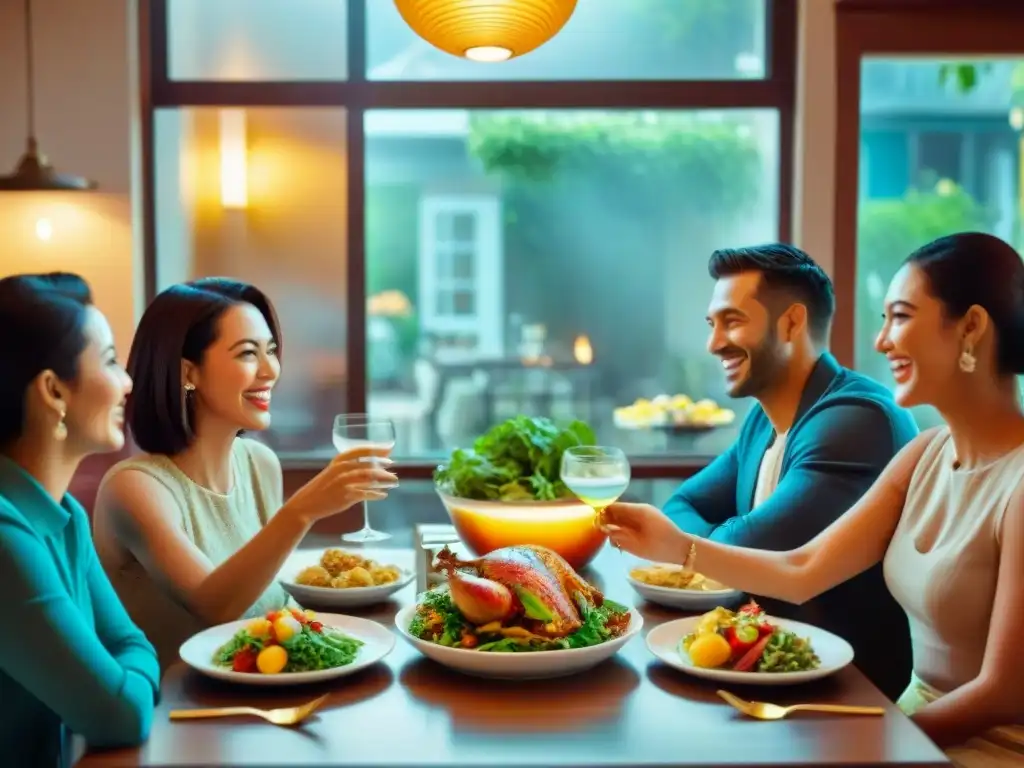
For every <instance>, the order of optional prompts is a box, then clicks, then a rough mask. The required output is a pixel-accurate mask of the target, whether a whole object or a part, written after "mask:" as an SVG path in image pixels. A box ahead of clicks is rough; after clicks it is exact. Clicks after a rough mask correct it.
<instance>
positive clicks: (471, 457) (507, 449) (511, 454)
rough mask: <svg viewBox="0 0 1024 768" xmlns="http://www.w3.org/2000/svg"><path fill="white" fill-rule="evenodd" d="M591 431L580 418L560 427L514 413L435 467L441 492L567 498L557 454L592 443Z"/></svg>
mask: <svg viewBox="0 0 1024 768" xmlns="http://www.w3.org/2000/svg"><path fill="white" fill-rule="evenodd" d="M596 442H597V438H596V437H595V435H594V431H593V430H592V429H591V428H590V426H589V425H587V424H586V423H585V422H582V421H573V422H571V423H569V424H568V425H566V426H564V427H560V426H558V425H557V424H555V422H554V421H552V420H551V419H547V418H543V417H531V416H516V417H514V418H511V419H509V420H508V421H505V422H503V423H501V424H498V425H497V426H495V427H493V428H491V429H490V430H488V431H487V432H485V433H484V434H482V435H481V436H480V437H478V438H477V439H476V440H475V441H474V442H473V447H472V449H465V448H457V449H455V450H454V451H452V455H451V457H450V458H449V460H448V463H447V464H444V465H442V466H440V467H438V468H437V469H436V470H435V471H434V480H435V482H436V483H437V485H438V487H439V488H440V489H441V490H442V491H443V492H445V493H448V494H451V495H452V496H458V497H460V498H464V499H481V500H490V501H530V500H533V501H553V500H555V499H561V498H571V497H572V492H571V491H569V489H568V488H566V487H565V483H563V482H562V480H561V477H560V469H561V463H562V454H563V453H564V452H565V449H566V448H571V447H573V446H575V445H593V444H594V443H596Z"/></svg>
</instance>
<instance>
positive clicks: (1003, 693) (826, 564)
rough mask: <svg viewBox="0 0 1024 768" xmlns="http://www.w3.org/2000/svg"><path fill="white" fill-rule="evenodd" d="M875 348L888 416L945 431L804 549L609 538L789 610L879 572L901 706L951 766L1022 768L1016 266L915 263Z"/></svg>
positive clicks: (618, 518)
mask: <svg viewBox="0 0 1024 768" xmlns="http://www.w3.org/2000/svg"><path fill="white" fill-rule="evenodd" d="M876 348H877V349H878V351H879V352H881V353H883V354H885V355H886V357H887V358H888V359H889V361H890V365H891V368H892V372H893V377H894V379H895V382H896V392H895V394H896V399H897V401H898V402H899V403H900V404H901V405H904V406H915V405H925V404H927V405H932V406H934V407H935V408H936V409H937V410H938V411H939V412H940V413H941V414H942V416H943V418H944V419H945V422H946V424H947V425H948V426H945V427H942V428H938V429H933V430H929V431H927V432H924V433H922V434H921V435H920V436H919V437H918V438H917V439H915V440H914V441H913V442H911V443H910V444H909V445H908V446H907V447H906V448H905V449H904V450H903V451H902V452H901V453H900V454H899V455H897V457H896V458H895V459H894V460H893V461H892V463H891V464H890V465H889V467H887V468H886V470H885V471H884V472H883V473H882V475H881V476H880V477H879V478H878V480H877V481H876V483H875V484H874V485H873V486H872V488H871V490H870V491H869V492H868V493H867V494H866V495H865V496H864V498H862V499H861V500H860V501H859V502H858V503H857V504H856V505H855V506H854V507H853V508H852V509H851V510H849V512H847V513H846V514H845V515H843V516H842V517H841V518H840V519H838V520H837V521H836V522H835V523H834V524H833V525H832V526H830V527H829V528H828V529H826V530H825V531H823V532H822V533H821V534H820V535H819V536H818V537H816V538H815V539H814V540H812V541H811V542H809V543H808V544H807V545H806V546H804V547H801V548H800V549H797V550H794V551H791V552H766V551H759V550H748V549H740V548H735V547H728V546H723V545H721V544H717V543H713V542H710V541H705V540H702V539H696V538H691V537H689V536H687V535H685V534H683V533H682V532H681V531H679V530H678V529H676V528H675V526H674V525H673V524H672V522H671V521H670V520H669V519H668V518H666V517H665V516H664V515H663V514H662V513H661V512H660V511H658V510H657V509H655V508H653V507H650V506H648V505H642V504H617V505H614V506H613V507H611V508H609V509H608V510H607V512H606V518H605V523H606V525H607V528H608V530H609V533H610V534H611V537H612V540H613V542H614V543H615V544H616V545H617V546H619V547H621V548H622V549H624V550H628V551H630V552H633V553H634V554H636V555H639V556H641V557H644V558H648V559H651V560H655V561H663V562H676V563H683V564H684V565H685V566H686V567H688V568H692V569H695V570H697V571H699V572H701V573H703V574H705V575H707V576H709V577H711V578H713V579H717V580H720V581H723V582H725V583H727V584H729V585H731V586H733V587H735V588H737V589H740V590H743V591H748V592H754V593H756V594H762V595H769V596H771V597H775V598H778V599H782V600H787V601H789V602H793V603H801V602H803V601H806V600H808V599H810V598H811V597H814V596H815V595H818V594H820V593H822V592H824V591H826V590H828V589H830V588H832V587H834V586H835V585H837V584H839V583H841V582H843V581H845V580H847V579H849V578H852V577H853V576H854V575H856V574H858V573H860V572H862V571H864V570H866V569H867V568H869V567H871V566H872V565H874V564H876V563H878V562H879V561H883V562H884V570H885V575H886V581H887V583H888V585H889V589H890V590H891V591H892V593H893V595H894V596H895V597H896V599H897V600H898V601H899V602H900V604H901V605H902V606H903V608H904V609H905V610H906V612H907V616H908V618H909V621H910V628H911V637H912V642H913V651H914V674H913V676H912V679H911V680H910V681H909V684H908V687H907V689H906V692H905V693H904V694H903V696H902V697H901V698H900V700H899V706H900V707H901V708H902V709H903V711H904V712H906V713H907V714H908V715H910V716H911V717H912V718H913V720H914V721H915V722H916V723H917V725H919V726H920V727H921V729H922V730H923V731H924V732H925V733H927V734H928V735H929V736H930V737H931V738H932V739H933V740H934V741H935V742H936V743H937V744H938V745H939V746H941V747H943V748H944V749H945V750H946V752H947V754H948V755H949V756H950V758H951V759H952V760H953V762H954V763H955V764H956V765H959V766H962V767H963V768H987V767H989V766H1020V765H1024V695H1022V693H1021V691H1022V690H1024V664H1022V663H1021V660H1020V652H1019V649H1020V647H1021V638H1022V637H1024V412H1022V410H1021V403H1020V397H1019V393H1018V385H1017V379H1016V376H1017V375H1019V374H1024V263H1022V262H1021V257H1020V255H1019V254H1018V253H1017V252H1016V251H1015V250H1014V249H1013V248H1011V247H1010V246H1009V245H1007V244H1006V243H1004V242H1003V241H1001V240H999V239H998V238H995V237H992V236H990V235H986V234H981V233H962V234H957V235H952V236H949V237H944V238H940V239H939V240H936V241H934V242H932V243H929V244H928V245H926V246H924V247H923V248H921V249H920V250H918V251H916V252H915V253H914V254H912V255H911V256H910V257H909V258H908V259H907V261H906V262H905V264H904V265H903V267H902V268H901V269H900V271H899V272H898V273H897V274H896V276H895V277H894V278H893V281H892V283H891V285H890V287H889V292H888V295H887V297H886V304H885V316H884V324H883V327H882V330H881V333H880V334H879V336H878V339H877V342H876ZM863 620H864V621H866V622H870V621H871V616H864V617H863Z"/></svg>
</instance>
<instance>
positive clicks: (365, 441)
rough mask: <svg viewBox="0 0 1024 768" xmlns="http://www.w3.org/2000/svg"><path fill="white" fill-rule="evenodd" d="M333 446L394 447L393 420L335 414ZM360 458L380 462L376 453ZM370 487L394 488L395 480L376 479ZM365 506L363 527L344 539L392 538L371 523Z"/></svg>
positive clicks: (361, 414) (345, 447) (343, 449)
mask: <svg viewBox="0 0 1024 768" xmlns="http://www.w3.org/2000/svg"><path fill="white" fill-rule="evenodd" d="M333 439H334V447H335V448H337V449H338V453H343V452H345V451H350V450H352V449H353V448H364V447H370V448H388V449H390V448H394V446H395V425H394V424H392V423H391V420H390V419H382V418H378V417H376V416H369V415H367V414H365V413H343V414H340V415H338V416H335V417H334V435H333ZM360 461H371V462H379V460H378V458H377V457H376V456H370V457H366V458H362V459H360ZM370 487H371V488H394V487H395V483H380V482H374V483H373V484H372V485H370ZM362 507H363V527H362V529H361V530H358V531H354V532H353V533H346V534H344V535H343V536H342V537H341V538H342V539H343V540H345V541H353V542H363V543H365V542H370V541H384V540H385V539H390V538H391V534H390V533H385V532H384V531H378V530H377V529H376V528H373V527H371V526H370V515H369V511H368V510H367V508H366V502H365V501H364V502H363V503H362Z"/></svg>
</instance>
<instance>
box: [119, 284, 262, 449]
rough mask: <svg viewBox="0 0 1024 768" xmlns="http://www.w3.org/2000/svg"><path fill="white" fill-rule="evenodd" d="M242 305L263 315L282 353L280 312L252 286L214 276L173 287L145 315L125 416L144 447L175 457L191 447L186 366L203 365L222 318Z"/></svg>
mask: <svg viewBox="0 0 1024 768" xmlns="http://www.w3.org/2000/svg"><path fill="white" fill-rule="evenodd" d="M239 304H251V305H252V306H254V307H256V309H257V310H259V312H260V314H262V315H263V318H264V319H265V320H266V321H267V325H268V326H270V333H271V335H272V336H273V337H274V341H275V342H276V343H277V345H278V354H280V347H281V333H280V326H279V324H278V321H277V314H276V313H275V312H274V307H273V305H272V304H271V303H270V299H269V298H267V296H266V294H264V293H263V292H262V291H260V290H259V289H258V288H256V287H254V286H252V285H249V284H248V283H242V282H239V281H237V280H230V279H228V278H222V277H211V278H203V279H201V280H194V281H192V282H190V283H182V284H179V285H173V286H171V287H170V288H168V289H167V290H165V291H163V292H162V293H160V294H158V295H157V297H156V298H155V299H153V301H152V303H150V305H149V306H148V307H147V308H146V311H145V312H143V314H142V319H141V320H140V321H139V327H138V329H136V331H135V338H134V339H133V340H132V348H131V352H130V353H129V354H128V374H129V375H130V376H131V377H132V381H133V382H134V383H133V386H132V392H131V394H130V395H129V396H128V404H127V408H126V411H125V418H126V421H127V422H128V428H129V429H130V431H131V435H132V438H133V439H134V441H135V444H136V445H138V446H139V448H141V449H142V450H144V451H146V452H147V453H162V454H166V455H169V456H171V455H174V454H176V453H180V452H181V451H183V450H185V448H187V447H188V446H189V445H190V444H191V442H192V435H193V433H194V429H195V412H194V410H195V409H194V405H193V402H192V400H191V398H186V397H185V393H184V390H183V389H182V386H181V361H182V360H183V359H184V360H188V361H190V362H192V363H195V364H197V365H199V364H201V363H202V361H203V355H204V354H205V352H206V350H207V349H208V348H209V347H210V345H211V344H213V342H214V341H216V339H217V330H218V322H219V321H220V318H221V316H223V314H224V313H225V312H227V311H228V310H229V309H230V308H231V307H233V306H237V305H239Z"/></svg>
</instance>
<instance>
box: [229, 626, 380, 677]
mask: <svg viewBox="0 0 1024 768" xmlns="http://www.w3.org/2000/svg"><path fill="white" fill-rule="evenodd" d="M281 645H282V646H283V647H284V649H285V651H287V652H288V663H287V664H285V666H284V669H283V670H282V671H283V672H315V671H317V670H321V669H333V668H335V667H344V666H346V665H348V664H351V663H352V662H353V661H355V659H356V656H357V655H358V654H359V649H360V648H361V647H362V646H363V645H364V643H363V641H362V640H357V639H356V638H354V637H349V636H348V635H343V634H341V633H340V632H335V631H333V630H331V629H328V628H326V627H324V629H323V631H322V632H314V631H313V630H312V629H310V628H309V627H308V626H304V627H303V628H302V631H301V632H298V633H296V634H295V635H294V636H293V637H292V638H290V639H289V640H285V641H284V642H283V643H281ZM265 646H266V642H265V641H264V640H263V639H262V638H259V637H253V636H252V635H250V634H249V633H248V631H246V630H245V629H240V630H238V632H236V633H235V634H234V636H232V638H231V639H230V640H228V641H227V642H226V643H224V645H222V646H221V647H220V648H218V649H217V652H216V654H215V655H214V663H215V664H217V665H219V666H222V667H231V666H232V664H233V663H234V660H235V654H236V653H238V652H239V651H241V650H242V649H243V648H246V647H249V648H252V650H253V651H255V652H256V653H259V652H260V651H261V650H263V648H264V647H265Z"/></svg>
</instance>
